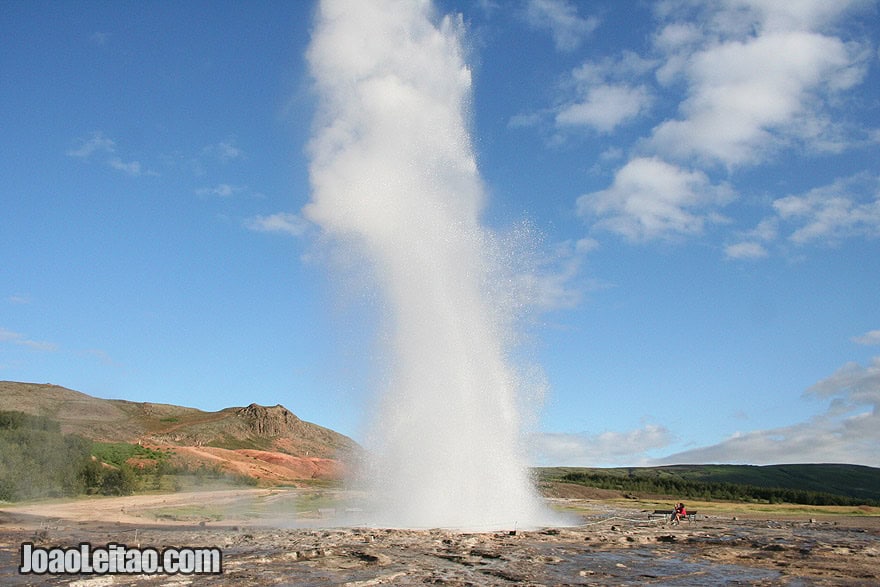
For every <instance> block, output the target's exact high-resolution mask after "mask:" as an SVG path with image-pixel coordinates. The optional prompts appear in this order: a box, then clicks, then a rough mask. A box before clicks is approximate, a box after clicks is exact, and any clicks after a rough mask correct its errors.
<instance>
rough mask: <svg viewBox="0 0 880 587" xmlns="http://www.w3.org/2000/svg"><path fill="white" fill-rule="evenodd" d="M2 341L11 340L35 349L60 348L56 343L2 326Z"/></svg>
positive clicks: (0, 340)
mask: <svg viewBox="0 0 880 587" xmlns="http://www.w3.org/2000/svg"><path fill="white" fill-rule="evenodd" d="M0 342H9V343H12V344H15V345H18V346H23V347H27V348H30V349H33V350H35V351H56V350H58V345H56V344H55V343H52V342H43V341H38V340H31V339H29V338H27V337H26V336H25V335H23V334H20V333H18V332H12V331H11V330H6V329H5V328H0Z"/></svg>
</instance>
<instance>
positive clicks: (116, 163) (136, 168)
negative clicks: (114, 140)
mask: <svg viewBox="0 0 880 587" xmlns="http://www.w3.org/2000/svg"><path fill="white" fill-rule="evenodd" d="M107 165H109V166H110V167H112V168H113V169H116V170H117V171H122V172H124V173H127V174H129V175H133V176H135V177H136V176H138V175H140V174H141V173H142V169H141V163H140V161H128V162H126V161H123V160H122V159H120V158H119V157H113V158H112V159H110V160H109V161H107Z"/></svg>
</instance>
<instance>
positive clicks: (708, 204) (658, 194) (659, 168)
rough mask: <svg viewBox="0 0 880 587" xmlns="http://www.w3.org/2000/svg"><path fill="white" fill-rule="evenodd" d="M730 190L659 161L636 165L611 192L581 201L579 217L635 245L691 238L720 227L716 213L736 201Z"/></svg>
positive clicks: (627, 168)
mask: <svg viewBox="0 0 880 587" xmlns="http://www.w3.org/2000/svg"><path fill="white" fill-rule="evenodd" d="M733 195H734V194H733V191H732V190H731V189H730V187H729V186H727V185H726V184H719V185H714V184H712V182H711V181H710V180H709V178H708V177H707V176H706V174H705V173H703V172H701V171H699V170H696V171H688V170H686V169H683V168H681V167H678V166H677V165H673V164H671V163H667V162H666V161H663V160H661V159H659V158H656V157H650V158H649V157H638V158H635V159H631V160H630V161H629V162H628V163H626V165H624V166H623V167H622V168H620V169H619V170H618V171H617V173H616V174H615V177H614V181H613V183H612V184H611V186H610V187H609V188H608V189H605V190H601V191H598V192H593V193H590V194H585V195H583V196H581V197H580V198H578V200H577V211H578V214H579V215H580V216H581V217H583V218H585V219H591V218H593V217H595V218H597V219H598V220H597V222H596V224H595V226H597V227H600V228H604V229H607V230H610V231H612V232H615V233H618V234H620V235H622V236H624V237H625V238H627V239H628V240H630V241H646V240H651V239H656V238H663V237H668V236H672V235H692V234H699V233H701V232H702V231H703V228H704V226H705V225H706V223H708V222H721V221H723V220H724V219H723V217H722V216H721V215H720V214H718V212H717V208H719V207H720V206H723V205H724V204H726V203H728V202H729V201H730V200H731V199H732V198H733Z"/></svg>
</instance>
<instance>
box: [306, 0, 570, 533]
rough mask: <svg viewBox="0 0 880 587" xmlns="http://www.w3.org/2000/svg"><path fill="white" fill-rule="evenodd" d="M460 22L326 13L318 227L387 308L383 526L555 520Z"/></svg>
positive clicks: (319, 67) (419, 6) (426, 6)
mask: <svg viewBox="0 0 880 587" xmlns="http://www.w3.org/2000/svg"><path fill="white" fill-rule="evenodd" d="M462 35H463V24H462V20H461V17H460V16H446V17H445V18H441V19H438V18H436V17H435V14H434V12H433V9H432V7H431V5H430V3H429V2H427V1H414V0H375V1H370V2H367V1H362V0H354V1H343V0H325V1H322V2H321V4H320V6H319V8H318V11H317V16H316V23H315V29H314V33H313V38H312V42H311V45H310V48H309V51H308V62H309V65H310V68H311V73H312V75H313V78H314V82H315V87H316V90H317V93H318V99H319V108H318V113H317V118H316V124H315V130H314V134H313V137H312V141H311V143H310V145H309V150H310V156H311V167H310V177H311V183H312V200H311V202H310V203H309V204H308V205H307V206H306V207H305V209H304V213H305V214H306V216H307V217H308V218H309V219H310V220H312V221H313V222H316V223H317V224H319V225H320V226H321V227H322V228H323V229H324V230H325V231H326V232H327V233H328V234H329V235H330V236H332V237H335V238H338V239H340V240H343V241H346V242H350V243H354V245H355V246H357V247H359V251H360V252H361V253H362V254H363V256H364V257H365V258H366V259H367V260H368V261H369V263H370V265H371V270H372V271H373V272H374V274H375V278H376V279H377V281H378V283H379V286H380V288H381V291H382V293H383V296H384V304H383V307H385V308H387V312H388V315H387V316H386V318H387V320H388V321H389V322H388V325H387V328H388V331H389V333H390V336H389V337H388V338H389V343H388V344H389V345H390V347H391V348H390V349H389V350H388V356H389V358H390V363H391V364H390V365H389V366H388V377H387V382H386V385H387V389H384V390H383V396H382V397H383V399H382V402H381V407H380V410H379V412H380V413H379V415H378V418H377V422H376V424H375V426H374V429H373V431H374V434H373V436H372V437H371V438H370V439H369V442H368V448H369V452H370V455H371V458H372V461H371V463H370V465H369V467H368V469H369V471H370V474H369V480H368V486H369V489H370V490H371V496H372V502H373V505H374V508H375V509H374V510H372V511H371V512H370V513H369V518H370V519H369V520H366V521H369V522H370V523H375V524H376V525H381V526H395V527H458V528H471V529H492V528H505V527H506V528H510V527H513V526H515V525H519V526H536V525H544V524H549V523H552V522H554V521H556V520H554V517H553V516H552V515H551V513H550V512H549V511H548V510H546V509H545V508H544V506H543V503H542V502H541V500H540V499H539V498H538V497H537V495H536V494H535V492H534V489H533V487H532V483H531V482H530V479H529V473H528V469H527V467H526V464H525V459H524V456H523V454H522V452H521V449H522V447H521V443H520V440H521V439H520V432H521V421H520V416H519V414H518V401H517V393H518V382H517V377H516V375H515V371H514V370H513V369H512V367H511V366H510V365H509V364H508V363H507V357H506V355H507V353H508V352H509V350H510V349H509V348H507V347H508V346H509V345H508V342H507V341H509V338H510V337H509V336H506V334H505V331H506V329H507V327H508V326H509V322H510V321H509V319H508V317H507V316H506V315H505V313H506V310H505V308H507V309H509V308H508V307H507V306H506V305H505V304H499V303H496V301H494V298H493V296H492V292H497V291H499V288H497V286H496V285H493V284H492V279H493V276H495V275H497V274H498V271H497V268H496V267H495V266H494V265H493V263H494V261H493V260H492V255H489V254H487V250H489V249H490V248H491V247H492V236H491V234H490V233H489V231H487V230H485V229H484V228H483V227H481V225H480V213H481V210H482V208H483V206H484V201H485V192H484V189H483V186H482V184H481V180H480V176H479V173H478V171H477V165H476V161H475V156H474V150H473V147H472V145H471V141H470V136H469V133H468V124H467V121H468V102H469V100H470V97H471V75H470V70H469V69H468V67H467V66H466V64H465V60H464V56H463V50H462Z"/></svg>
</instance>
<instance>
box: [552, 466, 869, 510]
mask: <svg viewBox="0 0 880 587" xmlns="http://www.w3.org/2000/svg"><path fill="white" fill-rule="evenodd" d="M560 480H562V481H567V482H569V483H578V484H580V485H587V486H589V487H596V488H598V489H612V490H618V491H628V492H638V493H648V494H659V495H670V496H675V497H676V498H681V499H691V500H703V501H711V500H720V501H757V502H766V503H792V504H803V505H820V506H821V505H843V506H854V505H872V506H880V501H877V500H872V499H861V498H855V497H849V496H846V495H837V494H833V493H825V492H820V491H808V490H802V489H790V488H784V487H761V486H758V485H749V484H741V483H730V482H724V481H697V480H692V479H684V478H681V477H647V476H632V475H631V476H621V475H613V474H606V473H601V472H594V471H590V472H572V473H566V474H565V475H563V476H562V477H561V478H560Z"/></svg>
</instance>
